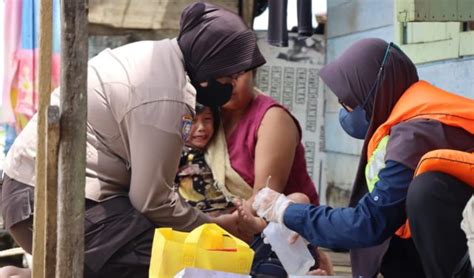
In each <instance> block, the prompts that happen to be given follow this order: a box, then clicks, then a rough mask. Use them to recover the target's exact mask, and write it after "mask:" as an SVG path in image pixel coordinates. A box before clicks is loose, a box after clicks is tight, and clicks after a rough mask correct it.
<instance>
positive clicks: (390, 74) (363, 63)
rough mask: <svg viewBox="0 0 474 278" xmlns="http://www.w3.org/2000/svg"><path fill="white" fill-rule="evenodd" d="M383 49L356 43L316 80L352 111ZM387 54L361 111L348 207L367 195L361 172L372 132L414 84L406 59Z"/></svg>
mask: <svg viewBox="0 0 474 278" xmlns="http://www.w3.org/2000/svg"><path fill="white" fill-rule="evenodd" d="M387 47H388V43H387V42H385V41H383V40H381V39H362V40H360V41H357V42H356V43H354V44H353V45H352V46H350V47H349V48H348V49H347V50H346V51H345V52H344V53H343V54H342V55H341V56H340V57H339V58H337V59H336V60H335V61H333V62H331V63H329V64H327V65H326V66H324V67H323V68H322V69H321V72H320V76H321V78H322V80H323V81H324V82H325V83H326V85H327V86H328V87H329V89H331V90H332V92H333V93H334V94H335V95H336V96H337V97H338V98H339V100H340V101H341V102H343V103H345V104H347V105H349V106H350V107H351V108H353V109H354V108H355V107H357V106H358V105H362V103H363V101H364V100H365V99H366V97H367V95H368V93H369V90H370V88H371V87H372V86H373V84H374V82H375V81H376V78H377V73H378V71H379V68H380V66H381V64H382V60H383V57H384V54H385V51H386V50H387ZM389 51H390V52H389V55H388V57H387V60H386V62H385V65H384V69H383V72H382V75H381V76H380V81H379V82H378V83H377V86H376V87H375V91H374V92H373V93H372V94H371V96H370V98H371V99H370V100H369V101H368V103H367V105H366V107H365V112H366V116H367V118H368V119H370V126H369V130H368V132H367V135H366V137H365V141H364V146H363V148H362V154H361V158H360V161H359V166H358V170H357V175H356V179H355V181H354V185H353V189H352V195H351V199H350V203H349V205H350V206H355V205H356V204H357V202H358V201H359V199H360V198H361V197H362V196H363V195H364V194H365V193H367V184H366V181H365V173H364V170H365V166H366V164H367V145H368V143H369V141H370V138H371V137H372V135H373V134H374V132H375V130H376V129H377V128H378V127H379V126H380V125H381V124H383V123H384V122H385V121H386V120H387V119H388V117H389V115H390V113H391V111H392V109H393V107H394V106H395V103H396V102H397V101H398V99H399V98H400V97H401V96H402V94H403V93H404V92H405V91H406V90H407V89H408V87H410V86H411V85H412V84H414V83H416V82H417V81H418V73H417V71H416V67H415V65H414V64H413V62H412V61H411V60H410V58H408V57H407V56H406V55H405V54H404V53H403V52H402V51H401V50H399V49H398V48H397V47H396V46H391V47H390V49H389ZM374 108H375V109H374Z"/></svg>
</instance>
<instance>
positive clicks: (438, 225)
mask: <svg viewBox="0 0 474 278" xmlns="http://www.w3.org/2000/svg"><path fill="white" fill-rule="evenodd" d="M320 76H321V78H322V80H323V81H324V82H325V83H326V85H327V87H328V88H329V89H330V90H331V91H332V92H333V93H334V94H335V95H336V96H337V97H338V99H339V102H340V103H341V105H342V106H343V107H342V109H341V111H340V114H339V121H340V123H341V126H342V128H343V129H344V130H345V131H346V132H347V133H348V134H349V135H351V136H352V137H355V138H357V139H361V140H364V145H363V148H362V153H361V158H360V162H359V167H358V170H357V175H356V178H355V181H354V186H353V191H352V196H351V200H350V207H349V208H331V207H329V206H312V205H303V204H292V203H291V202H290V201H289V200H288V199H286V197H285V196H284V195H282V194H279V193H276V192H274V191H272V190H271V189H269V188H264V189H263V190H262V191H260V192H259V194H257V196H256V198H255V202H254V204H253V207H254V209H255V210H256V212H257V214H258V215H260V216H262V217H264V218H266V219H267V220H268V221H275V222H280V223H283V224H284V225H286V226H287V227H288V228H290V229H292V230H294V231H296V232H297V233H299V234H300V235H301V236H303V237H304V238H306V239H307V240H308V241H310V242H311V243H312V244H314V245H317V246H323V247H329V248H346V249H351V262H352V270H353V275H354V276H357V277H359V276H362V277H374V276H376V275H377V274H378V273H379V272H380V273H382V274H383V275H384V277H385V278H387V277H425V276H426V277H451V276H452V275H453V273H454V272H455V269H456V267H457V265H458V263H459V261H461V258H462V257H463V256H464V255H465V254H466V251H467V246H466V236H465V235H464V234H463V232H462V230H461V228H460V222H461V219H462V209H463V208H464V207H465V205H466V203H467V201H468V200H469V198H470V197H471V196H472V194H473V193H474V190H473V187H471V186H474V181H473V179H474V178H473V177H474V166H472V165H470V166H469V165H468V164H466V165H467V166H466V165H464V164H463V165H464V166H460V167H444V168H443V167H441V168H440V169H441V170H442V171H441V172H439V171H430V169H435V170H436V169H438V168H436V167H435V168H430V167H428V168H424V169H426V172H425V173H422V174H420V175H418V176H416V177H415V173H416V171H415V170H416V168H417V165H418V164H419V162H420V160H422V157H423V156H424V155H425V154H427V153H429V154H431V151H433V150H440V149H448V150H449V151H447V152H448V153H449V154H450V155H452V156H454V157H456V156H461V157H464V156H468V157H470V158H472V156H473V154H471V152H473V151H474V101H473V100H472V99H467V98H463V97H460V96H457V95H454V94H451V93H448V92H445V91H443V90H441V89H439V88H436V87H435V86H433V85H431V84H429V83H428V82H425V81H419V79H418V73H417V70H416V67H415V65H414V64H413V62H412V61H411V60H410V59H409V58H408V57H407V56H406V55H405V54H404V53H403V52H402V51H401V50H400V49H399V48H398V47H397V46H396V45H394V44H392V43H391V44H388V43H387V42H385V41H383V40H380V39H363V40H360V41H358V42H356V43H355V44H353V45H352V46H351V47H349V49H348V50H347V51H346V52H345V53H344V54H343V55H342V56H341V57H339V58H338V59H336V60H335V61H333V62H331V63H329V64H328V65H326V66H325V67H323V69H321V72H320ZM456 151H459V153H458V152H456ZM461 160H462V158H461ZM467 160H468V159H467ZM423 161H424V159H423ZM447 161H449V159H448V160H447ZM472 161H474V159H472ZM472 161H471V162H472ZM434 164H436V165H445V164H443V162H440V161H439V160H437V161H436V163H434ZM461 164H462V163H461ZM453 169H461V170H456V171H451V170H453ZM344 170H345V169H341V171H344ZM471 181H472V182H471ZM407 196H408V197H407ZM407 213H408V218H409V220H410V226H411V236H410V232H409V230H410V229H409V228H408V225H404V223H405V222H406V219H407ZM402 226H403V227H402Z"/></svg>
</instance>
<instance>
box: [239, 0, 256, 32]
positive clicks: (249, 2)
mask: <svg viewBox="0 0 474 278" xmlns="http://www.w3.org/2000/svg"><path fill="white" fill-rule="evenodd" d="M240 3H241V5H242V7H240V10H241V13H242V14H241V15H240V16H241V17H242V19H243V20H244V22H245V23H246V24H247V26H248V27H249V28H250V29H253V14H254V6H255V0H243V1H241V2H240Z"/></svg>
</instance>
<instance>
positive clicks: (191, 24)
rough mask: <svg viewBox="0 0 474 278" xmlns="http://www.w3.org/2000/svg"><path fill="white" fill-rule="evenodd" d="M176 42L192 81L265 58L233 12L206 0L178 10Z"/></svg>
mask: <svg viewBox="0 0 474 278" xmlns="http://www.w3.org/2000/svg"><path fill="white" fill-rule="evenodd" d="M180 28H181V29H180V33H179V36H178V44H179V47H180V48H181V51H182V52H183V55H184V61H185V64H186V71H187V72H188V75H189V76H190V78H191V81H192V82H193V83H199V82H203V81H208V80H210V79H215V78H217V77H223V76H230V75H232V74H236V73H240V72H243V71H247V70H251V69H254V68H256V67H259V66H261V65H263V64H264V63H265V62H266V61H265V58H263V56H262V54H261V53H260V51H259V49H258V46H257V39H256V36H255V34H254V33H253V32H252V31H251V30H250V29H249V28H248V27H247V25H245V23H244V22H243V20H242V19H241V18H240V17H239V16H238V15H237V14H235V13H233V12H230V11H228V10H226V9H223V8H221V7H218V6H215V5H211V4H208V3H202V2H199V3H194V4H191V5H189V6H187V7H186V8H185V9H184V11H183V13H182V14H181V21H180Z"/></svg>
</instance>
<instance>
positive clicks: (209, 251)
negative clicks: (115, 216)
mask: <svg viewBox="0 0 474 278" xmlns="http://www.w3.org/2000/svg"><path fill="white" fill-rule="evenodd" d="M253 255H254V252H253V250H252V249H251V248H250V247H249V246H248V245H247V244H246V243H245V242H243V241H242V240H240V239H238V238H236V237H234V236H232V235H231V234H229V233H228V232H226V231H225V230H224V229H222V228H221V227H219V226H218V225H216V224H204V225H201V226H199V227H197V228H196V229H194V230H193V231H191V232H190V233H185V232H178V231H173V229H171V228H160V229H156V230H155V236H154V238H153V247H152V250H151V261H150V271H149V277H150V278H157V277H160V278H162V277H174V275H175V274H176V273H178V272H179V271H180V270H182V269H184V268H187V267H195V268H203V269H209V270H218V271H225V272H232V273H240V274H248V273H249V272H250V268H251V266H252V260H253Z"/></svg>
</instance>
